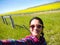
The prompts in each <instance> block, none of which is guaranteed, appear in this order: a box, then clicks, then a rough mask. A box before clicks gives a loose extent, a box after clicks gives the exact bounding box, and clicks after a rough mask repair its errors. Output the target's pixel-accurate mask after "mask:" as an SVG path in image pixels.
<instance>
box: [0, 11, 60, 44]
mask: <svg viewBox="0 0 60 45" xmlns="http://www.w3.org/2000/svg"><path fill="white" fill-rule="evenodd" d="M35 16H38V17H40V18H41V19H42V20H43V22H44V34H45V35H44V37H45V39H46V41H47V44H48V45H60V12H57V13H47V14H38V15H35ZM32 17H34V15H23V16H12V18H13V20H14V24H15V28H14V29H13V28H12V26H11V22H10V19H9V18H6V19H7V22H8V25H6V24H4V23H3V22H2V19H1V18H0V39H16V40H17V39H21V38H24V37H25V36H26V35H29V34H30V33H29V31H28V30H27V29H26V28H24V27H23V25H25V26H26V27H27V28H28V29H29V20H30V19H31V18H32Z"/></svg>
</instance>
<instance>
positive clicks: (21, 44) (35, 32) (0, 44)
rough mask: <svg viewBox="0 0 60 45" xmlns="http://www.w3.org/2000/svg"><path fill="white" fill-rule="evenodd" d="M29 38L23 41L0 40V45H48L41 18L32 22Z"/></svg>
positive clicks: (33, 19)
mask: <svg viewBox="0 0 60 45" xmlns="http://www.w3.org/2000/svg"><path fill="white" fill-rule="evenodd" d="M29 25H30V32H31V34H30V35H29V36H26V37H25V38H23V39H22V40H0V45H47V44H46V41H45V39H44V33H43V28H44V25H43V21H42V20H41V19H40V18H39V17H33V18H32V19H31V20H30V22H29Z"/></svg>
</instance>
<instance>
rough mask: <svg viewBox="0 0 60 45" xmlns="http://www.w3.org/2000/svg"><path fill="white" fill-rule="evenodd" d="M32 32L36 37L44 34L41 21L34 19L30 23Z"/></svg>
mask: <svg viewBox="0 0 60 45" xmlns="http://www.w3.org/2000/svg"><path fill="white" fill-rule="evenodd" d="M30 32H31V34H32V35H33V36H35V37H40V33H41V32H42V24H40V22H39V20H37V19H33V20H32V21H31V23H30Z"/></svg>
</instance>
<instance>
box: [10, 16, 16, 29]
mask: <svg viewBox="0 0 60 45" xmlns="http://www.w3.org/2000/svg"><path fill="white" fill-rule="evenodd" d="M10 21H11V25H12V28H14V27H15V26H14V21H13V19H12V17H11V16H10Z"/></svg>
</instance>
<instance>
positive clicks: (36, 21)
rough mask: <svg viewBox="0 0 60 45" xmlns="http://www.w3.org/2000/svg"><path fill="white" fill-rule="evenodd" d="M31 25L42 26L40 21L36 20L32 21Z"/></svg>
mask: <svg viewBox="0 0 60 45" xmlns="http://www.w3.org/2000/svg"><path fill="white" fill-rule="evenodd" d="M31 24H40V22H39V20H37V19H34V20H32V21H31Z"/></svg>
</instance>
